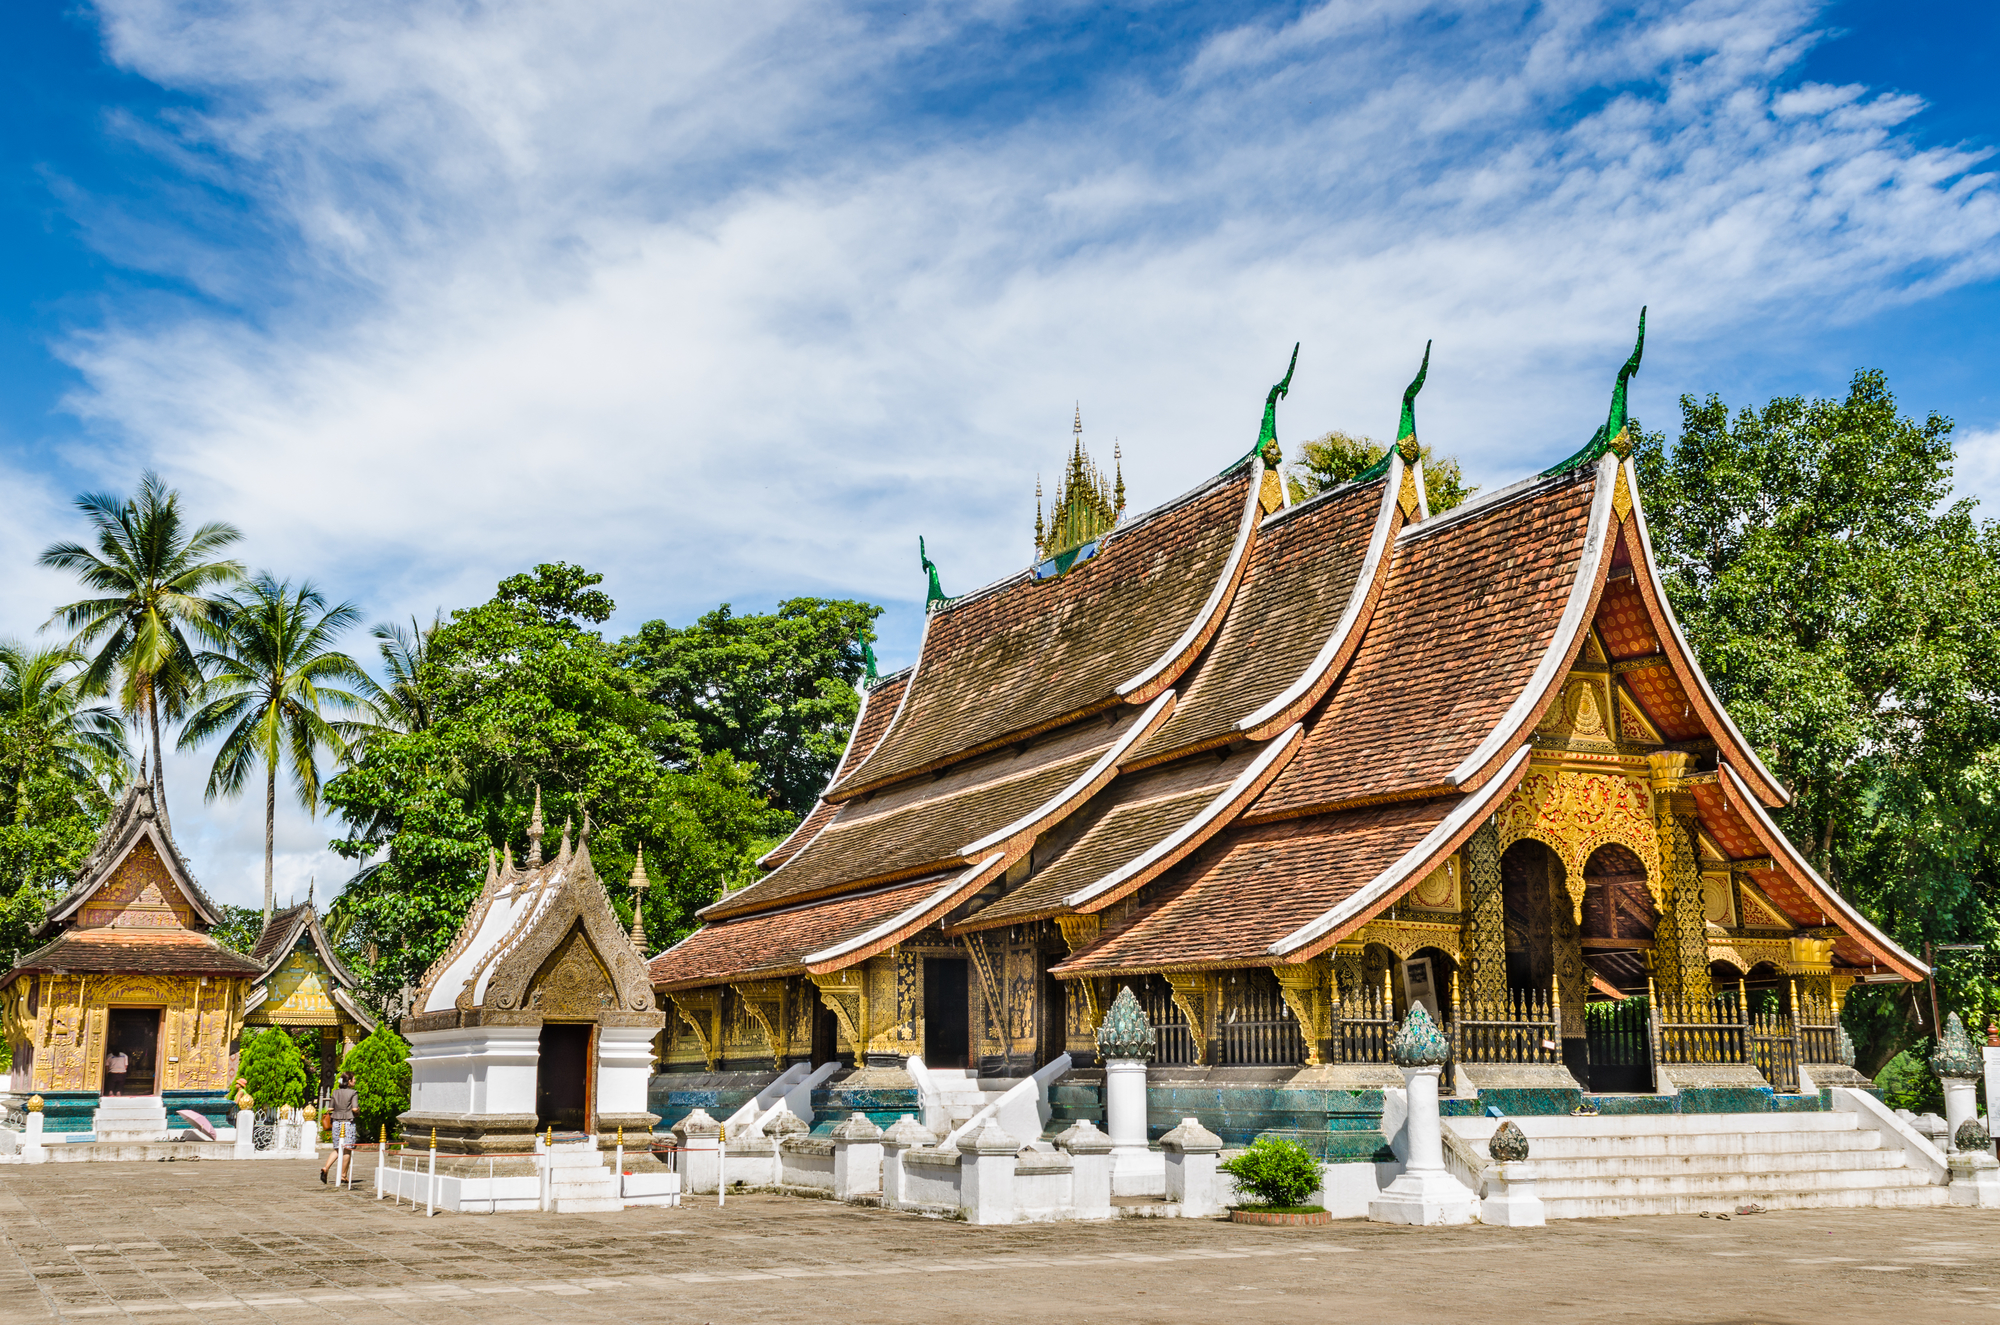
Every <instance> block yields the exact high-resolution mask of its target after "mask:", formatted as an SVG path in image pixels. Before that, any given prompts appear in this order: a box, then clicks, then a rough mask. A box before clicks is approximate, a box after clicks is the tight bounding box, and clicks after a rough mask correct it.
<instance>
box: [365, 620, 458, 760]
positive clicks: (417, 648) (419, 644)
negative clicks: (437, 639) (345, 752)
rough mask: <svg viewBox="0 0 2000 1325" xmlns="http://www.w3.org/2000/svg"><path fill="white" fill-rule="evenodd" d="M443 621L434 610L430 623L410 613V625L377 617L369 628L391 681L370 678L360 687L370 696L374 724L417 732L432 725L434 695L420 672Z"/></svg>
mask: <svg viewBox="0 0 2000 1325" xmlns="http://www.w3.org/2000/svg"><path fill="white" fill-rule="evenodd" d="M443 625H444V615H443V613H441V612H440V613H433V614H432V616H431V623H430V624H429V625H428V626H420V625H418V624H417V619H416V618H415V617H411V618H410V624H409V628H408V629H405V628H404V627H402V626H400V625H398V624H397V623H396V622H393V621H378V622H376V623H375V625H374V627H373V628H372V629H371V630H370V631H369V632H368V633H369V634H370V635H373V636H374V637H375V639H376V641H377V644H376V646H375V647H376V649H377V650H378V651H379V652H380V653H381V655H382V672H383V675H384V676H385V677H386V678H387V679H388V684H386V685H378V684H377V683H376V682H375V681H374V679H373V678H370V679H368V680H367V682H366V683H365V684H363V686H362V688H361V693H362V694H364V695H366V696H367V698H368V708H369V717H370V718H371V719H372V723H371V725H372V726H373V727H375V728H378V729H380V730H381V731H385V732H417V731H422V730H423V729H424V728H426V727H428V726H430V725H431V698H430V695H429V694H428V693H427V692H426V691H425V690H424V687H423V682H422V681H421V680H419V679H418V673H420V672H421V671H423V667H424V659H425V658H426V657H427V656H428V655H429V653H430V648H431V637H432V636H434V635H436V634H437V633H438V630H439V628H440V627H442V626H443ZM363 740H364V741H365V740H366V737H364V738H363Z"/></svg>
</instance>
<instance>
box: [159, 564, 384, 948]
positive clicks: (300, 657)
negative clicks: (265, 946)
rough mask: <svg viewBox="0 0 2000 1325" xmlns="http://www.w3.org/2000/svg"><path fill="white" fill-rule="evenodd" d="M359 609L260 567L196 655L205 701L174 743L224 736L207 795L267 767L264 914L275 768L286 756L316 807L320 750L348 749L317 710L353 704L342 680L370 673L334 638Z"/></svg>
mask: <svg viewBox="0 0 2000 1325" xmlns="http://www.w3.org/2000/svg"><path fill="white" fill-rule="evenodd" d="M358 618H359V613H357V612H356V611H355V608H354V605H353V604H352V603H341V604H339V605H337V606H334V607H328V606H327V605H326V598H325V596H324V595H323V594H321V593H320V591H319V590H317V589H315V588H313V586H312V585H311V583H309V582H308V583H305V584H300V585H297V586H296V587H295V586H293V585H291V584H290V583H287V582H282V581H279V580H276V579H273V578H272V577H271V576H270V575H268V574H265V575H259V576H257V578H255V579H254V580H251V581H250V582H249V583H248V584H246V585H244V586H243V587H242V588H241V589H239V590H238V591H236V592H235V593H233V594H230V595H229V596H227V597H225V598H223V599H221V600H220V601H219V603H218V604H217V606H216V608H215V609H214V612H213V614H212V616H211V617H210V619H209V620H208V621H207V622H206V623H205V628H206V631H207V633H208V635H209V636H210V637H211V639H212V640H213V642H214V644H215V646H216V647H214V648H211V649H206V650H204V651H203V652H202V653H201V655H200V663H201V665H202V668H203V670H204V672H205V673H206V678H205V679H204V680H203V681H202V683H201V688H200V691H199V692H198V693H199V698H200V699H201V701H202V704H201V707H200V708H199V709H197V710H196V711H195V712H194V713H193V714H191V715H189V717H188V720H187V725H186V726H185V727H184V728H183V729H182V731H181V739H180V748H181V749H183V750H190V749H194V748H195V747H197V746H200V745H202V744H204V743H206V742H208V741H210V740H214V739H216V738H220V739H221V742H222V744H221V747H220V748H219V749H218V750H217V751H216V754H215V762H214V764H213V765H211V767H210V769H209V774H208V787H207V798H208V799H209V800H214V799H215V798H216V797H217V796H235V795H238V794H240V793H241V792H242V790H243V784H244V783H245V782H247V781H249V779H250V775H251V773H252V772H253V771H254V770H255V769H256V768H257V767H258V766H259V765H260V764H261V765H262V766H263V769H264V915H265V916H266V918H268V917H269V916H270V914H271V905H272V898H271V869H272V855H273V850H274V844H275V841H276V835H277V827H278V769H279V766H280V765H281V764H288V765H289V766H290V769H291V775H292V790H293V792H294V793H295V794H296V795H297V796H298V800H299V804H300V805H302V806H304V807H305V809H306V810H307V811H308V812H309V813H317V812H318V810H319V795H320V776H319V757H320V754H321V752H322V751H329V752H333V753H339V752H341V751H343V750H344V749H345V748H346V741H345V739H344V737H343V733H342V732H341V731H340V730H339V729H338V728H337V727H336V726H335V725H334V724H333V723H331V722H329V721H328V720H327V718H326V716H325V714H324V713H323V712H322V710H323V709H326V708H332V709H335V710H337V711H340V712H349V713H351V712H354V711H355V710H357V709H360V708H362V707H363V703H364V701H363V700H362V699H361V697H360V696H359V695H357V694H355V693H354V692H353V691H351V690H344V689H341V688H340V686H341V684H342V683H347V684H354V683H356V682H364V683H365V682H366V681H367V680H368V677H367V674H366V673H364V672H363V671H362V670H361V669H360V668H359V667H357V666H356V665H355V663H354V660H353V659H352V658H349V657H348V656H347V655H346V654H344V653H342V652H340V651H339V650H337V649H335V648H334V647H333V642H334V640H335V638H336V637H338V636H339V634H340V633H341V632H342V631H343V630H345V629H346V628H347V627H348V626H350V625H352V624H354V622H355V621H356V620H357V619H358Z"/></svg>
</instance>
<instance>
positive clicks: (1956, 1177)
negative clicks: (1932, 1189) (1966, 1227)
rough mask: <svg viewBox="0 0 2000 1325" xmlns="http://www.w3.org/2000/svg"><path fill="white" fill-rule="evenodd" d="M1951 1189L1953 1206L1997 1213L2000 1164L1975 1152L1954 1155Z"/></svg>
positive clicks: (1998, 1161) (1990, 1156) (1998, 1206)
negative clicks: (1995, 1211) (1967, 1206)
mask: <svg viewBox="0 0 2000 1325" xmlns="http://www.w3.org/2000/svg"><path fill="white" fill-rule="evenodd" d="M1950 1164H1951V1186H1950V1188H1949V1189H1948V1191H1949V1192H1950V1195H1951V1203H1952V1204H1953V1205H1969V1206H1973V1207H1975V1208H1976V1209H1980V1210H1994V1209H2000V1160H1996V1159H1994V1158H1993V1156H1992V1155H1990V1154H1986V1153H1984V1152H1982V1151H1977V1150H1970V1151H1966V1150H1962V1151H1960V1152H1959V1153H1957V1154H1955V1155H1953V1156H1952V1157H1951V1160H1950Z"/></svg>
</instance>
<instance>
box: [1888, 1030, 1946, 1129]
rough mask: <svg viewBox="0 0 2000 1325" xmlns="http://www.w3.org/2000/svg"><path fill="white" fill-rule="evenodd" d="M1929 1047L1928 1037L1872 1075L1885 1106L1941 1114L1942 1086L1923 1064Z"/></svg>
mask: <svg viewBox="0 0 2000 1325" xmlns="http://www.w3.org/2000/svg"><path fill="white" fill-rule="evenodd" d="M1931 1044H1932V1041H1931V1040H1930V1039H1929V1038H1928V1037H1926V1038H1924V1039H1921V1040H1918V1041H1917V1042H1916V1043H1915V1044H1914V1045H1912V1046H1911V1047H1910V1048H1908V1049H1905V1050H1903V1052H1901V1053H1899V1054H1897V1055H1896V1056H1895V1057H1894V1058H1891V1059H1890V1060H1889V1061H1888V1062H1887V1063H1884V1064H1883V1065H1882V1070H1881V1071H1880V1072H1877V1073H1876V1074H1875V1088H1876V1089H1877V1090H1879V1091H1881V1092H1882V1102H1883V1103H1884V1104H1886V1105H1888V1106H1889V1107H1890V1108H1892V1109H1908V1110H1909V1111H1910V1112H1911V1113H1935V1114H1937V1115H1939V1116H1940V1117H1942V1116H1943V1115H1944V1083H1943V1082H1941V1081H1939V1080H1938V1079H1937V1074H1936V1073H1934V1072H1932V1071H1931V1069H1930V1065H1929V1064H1928V1063H1926V1062H1925V1061H1924V1060H1925V1059H1926V1058H1928V1057H1929V1056H1930V1050H1931Z"/></svg>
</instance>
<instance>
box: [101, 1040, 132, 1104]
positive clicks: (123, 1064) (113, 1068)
mask: <svg viewBox="0 0 2000 1325" xmlns="http://www.w3.org/2000/svg"><path fill="white" fill-rule="evenodd" d="M131 1066H132V1060H131V1058H130V1057H129V1056H128V1055H127V1054H126V1052H125V1051H124V1050H123V1049H113V1050H112V1051H111V1054H110V1056H109V1057H107V1058H106V1059H105V1060H104V1075H105V1076H106V1077H107V1078H108V1079H109V1088H108V1089H107V1090H106V1091H105V1092H104V1093H105V1094H107V1095H123V1094H124V1093H125V1074H126V1073H127V1072H128V1071H129V1070H130V1069H131Z"/></svg>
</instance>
